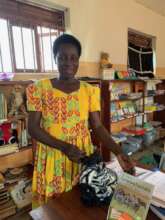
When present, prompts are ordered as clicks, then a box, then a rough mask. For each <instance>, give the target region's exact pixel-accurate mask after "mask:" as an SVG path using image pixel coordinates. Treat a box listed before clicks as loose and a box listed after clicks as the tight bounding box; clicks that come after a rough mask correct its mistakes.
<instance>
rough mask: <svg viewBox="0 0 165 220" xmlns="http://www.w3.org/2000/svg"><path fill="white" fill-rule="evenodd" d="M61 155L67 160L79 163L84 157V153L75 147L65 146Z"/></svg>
mask: <svg viewBox="0 0 165 220" xmlns="http://www.w3.org/2000/svg"><path fill="white" fill-rule="evenodd" d="M63 153H64V154H66V156H67V157H68V158H69V160H71V161H73V162H76V163H80V162H81V159H82V158H83V157H85V156H86V154H85V152H84V151H82V150H80V149H79V148H78V147H77V146H75V145H72V144H67V145H66V146H65V147H64V150H63Z"/></svg>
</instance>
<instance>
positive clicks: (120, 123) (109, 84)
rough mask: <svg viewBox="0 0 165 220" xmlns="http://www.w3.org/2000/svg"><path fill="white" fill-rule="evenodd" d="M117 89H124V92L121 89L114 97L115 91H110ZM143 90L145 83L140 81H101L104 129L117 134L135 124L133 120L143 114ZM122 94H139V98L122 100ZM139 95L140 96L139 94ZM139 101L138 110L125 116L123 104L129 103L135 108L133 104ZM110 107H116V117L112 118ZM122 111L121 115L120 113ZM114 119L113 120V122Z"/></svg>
mask: <svg viewBox="0 0 165 220" xmlns="http://www.w3.org/2000/svg"><path fill="white" fill-rule="evenodd" d="M115 86H116V87H118V88H119V89H121V87H123V89H125V91H124V90H123V91H122V89H121V90H120V93H118V94H117V95H116V97H115V95H114V94H115V93H116V92H115V90H114V92H113V91H112V90H113V88H114V87H115ZM144 90H145V82H144V81H142V80H103V81H102V92H101V99H102V109H103V114H102V121H103V124H104V125H105V127H106V129H107V130H108V131H109V132H110V133H113V132H119V131H121V129H122V128H123V127H124V126H129V125H133V124H135V119H136V117H137V115H140V114H141V115H142V116H143V113H144V92H143V91H144ZM116 91H117V89H116ZM123 93H127V94H128V95H129V94H130V93H139V97H135V98H132V97H131V98H129V96H127V98H125V97H124V98H123V97H122V95H123ZM140 93H141V94H140ZM137 101H141V103H140V104H139V107H140V110H138V112H137V111H135V109H134V111H133V109H132V114H126V109H125V112H124V110H123V109H124V108H125V106H124V104H123V103H126V104H127V103H129V104H130V105H131V103H132V106H130V107H133V106H135V102H137ZM112 105H114V106H116V105H117V106H118V108H115V109H114V112H115V113H116V117H114V118H113V109H112ZM122 111H123V113H122ZM120 114H121V116H122V117H117V115H120ZM113 119H114V120H113Z"/></svg>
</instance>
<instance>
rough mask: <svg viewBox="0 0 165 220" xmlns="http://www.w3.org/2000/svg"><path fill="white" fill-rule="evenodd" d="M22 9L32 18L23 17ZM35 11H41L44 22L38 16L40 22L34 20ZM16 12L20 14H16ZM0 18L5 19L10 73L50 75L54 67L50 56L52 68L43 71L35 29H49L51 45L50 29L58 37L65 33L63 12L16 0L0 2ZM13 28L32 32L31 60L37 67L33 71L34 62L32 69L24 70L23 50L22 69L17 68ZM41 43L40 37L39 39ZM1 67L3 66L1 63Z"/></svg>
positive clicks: (37, 34) (1, 0) (37, 33)
mask: <svg viewBox="0 0 165 220" xmlns="http://www.w3.org/2000/svg"><path fill="white" fill-rule="evenodd" d="M8 4H9V5H8ZM12 5H13V9H12V8H11V7H12ZM28 8H29V9H34V11H28ZM22 9H23V10H24V12H25V14H26V13H27V14H30V13H31V14H32V16H31V17H30V18H29V17H26V16H23V13H24V12H22ZM12 10H13V11H12ZM35 10H36V11H41V10H42V11H43V13H45V14H43V17H45V21H44V20H43V19H42V15H39V17H40V18H41V20H38V19H36V20H35V19H34V18H35V17H36V15H35V13H34V12H35ZM17 11H18V12H19V13H20V14H17ZM1 12H2V13H1ZM49 14H50V15H51V17H49V16H48V15H49ZM0 18H1V19H5V20H6V21H7V29H8V38H9V44H10V45H9V46H10V58H11V65H12V66H11V68H12V72H16V73H22V72H25V73H33V72H34V73H49V72H50V73H52V72H54V71H55V70H54V67H53V57H52V54H51V55H50V56H51V67H52V68H51V70H45V67H44V63H43V60H42V59H43V58H42V55H43V54H44V53H41V49H42V48H41V45H40V36H39V35H40V33H39V32H38V30H37V28H38V27H40V29H42V28H49V33H50V34H47V35H48V36H50V44H51V37H52V35H51V29H54V30H55V33H58V35H60V33H61V32H62V33H63V32H64V31H65V25H64V21H65V19H64V11H62V10H61V11H60V10H55V9H45V8H42V7H38V6H34V5H31V4H30V3H27V2H22V1H21V2H18V1H17V0H0ZM55 18H57V21H56V22H53V21H54V20H53V19H55ZM13 26H17V27H19V28H21V30H22V28H29V29H31V30H34V39H35V43H34V42H33V37H32V47H33V57H34V56H35V57H36V58H33V60H36V67H37V68H36V69H35V61H34V69H28V68H27V69H26V66H25V53H24V51H23V50H22V52H23V54H24V57H23V60H24V68H23V69H22V68H18V67H17V63H16V53H15V48H14V36H13V31H12V28H13ZM43 34H44V33H43ZM58 35H57V36H58ZM21 36H22V34H21ZM31 36H32V35H31ZM22 40H23V39H22ZM41 41H42V43H43V40H42V37H41ZM22 45H23V47H24V46H25V44H24V43H23V42H22ZM50 46H51V50H52V45H50ZM34 47H35V48H34ZM34 49H35V50H34ZM34 51H35V52H34ZM42 52H43V51H42ZM42 63H43V64H42ZM2 65H3V63H2ZM43 67H44V68H43ZM2 72H3V68H2Z"/></svg>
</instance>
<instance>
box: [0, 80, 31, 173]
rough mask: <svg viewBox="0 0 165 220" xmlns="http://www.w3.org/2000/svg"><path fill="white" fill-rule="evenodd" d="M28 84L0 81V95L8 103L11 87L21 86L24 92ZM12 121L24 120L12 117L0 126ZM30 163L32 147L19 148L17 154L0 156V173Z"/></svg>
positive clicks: (27, 82) (28, 82)
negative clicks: (2, 95)
mask: <svg viewBox="0 0 165 220" xmlns="http://www.w3.org/2000/svg"><path fill="white" fill-rule="evenodd" d="M30 83H32V81H0V93H3V94H4V96H5V98H6V100H7V101H8V99H9V98H10V95H11V92H12V90H13V87H14V86H15V85H21V86H22V87H23V89H24V90H25V88H26V87H27V86H28V85H29V84H30ZM0 108H1V107H0ZM0 110H1V109H0ZM14 120H15V121H19V120H24V119H23V118H22V116H21V117H20V116H19V115H18V116H17V117H13V119H10V120H9V121H5V122H2V121H1V124H2V123H6V122H11V121H14ZM31 162H32V147H31V146H27V147H22V148H19V151H18V152H15V153H10V154H7V155H1V156H0V171H5V170H6V169H8V168H15V167H19V166H23V165H26V164H28V163H31Z"/></svg>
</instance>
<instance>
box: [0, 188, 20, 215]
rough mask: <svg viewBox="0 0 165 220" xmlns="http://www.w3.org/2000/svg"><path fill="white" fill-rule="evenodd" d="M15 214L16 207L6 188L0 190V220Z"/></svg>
mask: <svg viewBox="0 0 165 220" xmlns="http://www.w3.org/2000/svg"><path fill="white" fill-rule="evenodd" d="M15 213H16V205H15V204H14V202H13V200H12V199H11V197H10V194H9V192H8V189H7V188H5V187H4V188H2V189H0V219H5V218H6V217H8V216H10V215H13V214H15Z"/></svg>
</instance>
